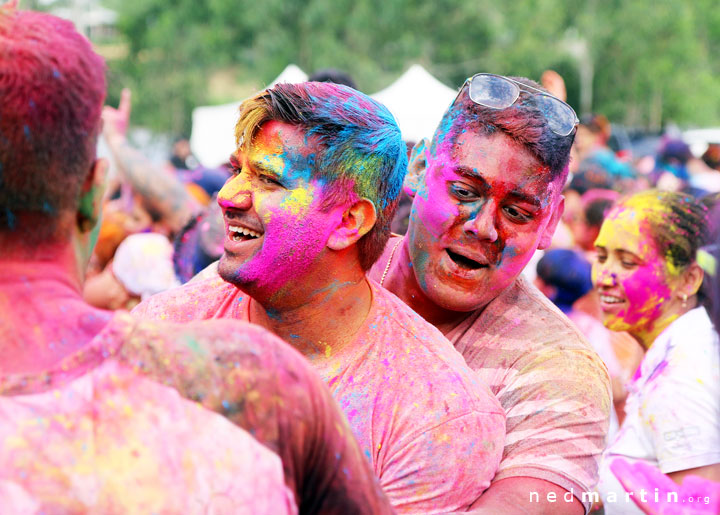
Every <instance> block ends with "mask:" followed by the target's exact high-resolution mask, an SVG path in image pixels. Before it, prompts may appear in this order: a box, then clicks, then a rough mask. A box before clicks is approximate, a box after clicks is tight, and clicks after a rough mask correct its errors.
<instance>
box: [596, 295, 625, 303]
mask: <svg viewBox="0 0 720 515" xmlns="http://www.w3.org/2000/svg"><path fill="white" fill-rule="evenodd" d="M600 302H602V303H603V304H622V303H623V302H625V301H624V300H623V299H621V298H620V297H615V296H614V295H606V294H604V293H601V294H600Z"/></svg>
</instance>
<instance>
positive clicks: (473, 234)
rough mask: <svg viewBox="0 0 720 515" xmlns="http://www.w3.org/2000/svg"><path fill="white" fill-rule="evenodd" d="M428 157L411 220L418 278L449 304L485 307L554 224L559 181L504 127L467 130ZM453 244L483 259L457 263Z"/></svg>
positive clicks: (457, 249) (434, 298)
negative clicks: (502, 130) (464, 265)
mask: <svg viewBox="0 0 720 515" xmlns="http://www.w3.org/2000/svg"><path fill="white" fill-rule="evenodd" d="M426 159H427V168H426V169H425V170H424V175H423V176H422V177H421V178H419V179H418V183H419V184H418V186H417V192H416V194H415V199H414V202H413V207H412V212H411V215H410V224H409V228H408V237H409V253H410V258H411V260H412V264H413V271H414V273H415V278H416V280H417V282H418V284H419V285H420V287H421V288H422V290H423V291H424V292H425V294H426V295H427V296H428V297H429V298H430V299H431V300H432V301H433V302H435V303H436V304H438V305H440V306H443V307H445V308H446V309H451V310H454V311H470V310H474V309H477V308H480V307H482V306H484V305H486V304H487V303H488V302H489V301H490V300H492V299H493V298H494V297H495V296H496V295H497V294H498V292H499V291H502V290H504V289H505V288H507V287H508V286H509V285H510V284H511V283H512V281H513V280H514V279H515V277H517V275H518V274H519V273H520V271H521V270H522V269H523V267H524V266H525V265H526V264H527V262H528V261H529V259H530V257H531V256H532V254H533V252H534V251H535V249H536V248H537V247H538V244H540V243H541V241H542V238H544V236H545V233H546V231H547V232H549V233H550V234H552V231H554V224H553V225H551V224H550V221H551V219H552V215H553V213H554V211H555V206H556V205H557V204H556V203H555V202H556V199H557V194H556V193H557V187H558V186H557V184H555V183H554V182H550V183H548V179H549V176H550V175H549V170H548V169H547V168H546V167H544V166H542V165H541V164H540V163H539V162H538V161H537V159H536V158H535V157H534V156H533V155H532V154H531V153H530V152H529V151H528V150H527V149H526V148H525V147H524V146H523V145H521V144H520V143H517V142H516V141H514V140H512V139H510V138H509V137H508V136H506V135H504V134H499V133H498V134H495V135H492V136H486V135H482V134H478V133H475V132H472V131H465V132H462V133H461V134H459V135H458V136H457V138H456V140H452V141H444V142H443V143H442V144H438V145H436V147H435V155H430V153H429V152H428V153H427V154H426ZM448 250H449V251H450V252H452V253H453V254H460V255H462V256H464V257H467V258H470V259H471V260H473V261H475V262H477V263H479V264H480V266H479V267H477V266H475V268H473V269H472V270H468V269H462V268H461V269H458V267H456V266H454V265H453V262H455V263H457V260H456V259H455V258H454V257H453V254H451V253H450V252H448ZM471 267H472V265H471Z"/></svg>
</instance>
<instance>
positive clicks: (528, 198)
mask: <svg viewBox="0 0 720 515" xmlns="http://www.w3.org/2000/svg"><path fill="white" fill-rule="evenodd" d="M508 196H509V197H515V198H516V199H518V200H519V201H520V202H525V203H526V204H530V205H532V206H535V207H540V206H541V205H542V202H541V201H540V199H539V198H538V197H536V196H535V195H528V194H527V193H524V192H522V191H519V190H513V191H511V192H510V193H509V194H508Z"/></svg>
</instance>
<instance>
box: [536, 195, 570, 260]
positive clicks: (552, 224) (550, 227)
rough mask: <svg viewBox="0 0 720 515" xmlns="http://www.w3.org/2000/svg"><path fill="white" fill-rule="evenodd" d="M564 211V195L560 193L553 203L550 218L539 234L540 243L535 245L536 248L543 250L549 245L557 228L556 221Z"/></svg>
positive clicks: (558, 220)
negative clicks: (555, 202) (554, 203)
mask: <svg viewBox="0 0 720 515" xmlns="http://www.w3.org/2000/svg"><path fill="white" fill-rule="evenodd" d="M564 211H565V197H564V196H562V195H560V198H559V199H558V201H557V204H556V205H555V209H554V210H553V213H552V215H550V220H549V221H548V223H547V225H546V226H545V229H544V230H543V233H542V235H541V236H540V243H539V244H538V247H537V248H538V249H540V250H545V249H546V248H548V247H550V244H551V243H552V238H553V235H554V234H555V229H557V225H558V222H560V220H561V219H562V215H563V212H564Z"/></svg>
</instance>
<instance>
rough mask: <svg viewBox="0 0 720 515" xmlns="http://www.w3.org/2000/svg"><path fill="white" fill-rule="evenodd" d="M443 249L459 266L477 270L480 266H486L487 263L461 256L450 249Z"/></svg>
mask: <svg viewBox="0 0 720 515" xmlns="http://www.w3.org/2000/svg"><path fill="white" fill-rule="evenodd" d="M445 251H446V252H447V253H448V256H450V259H452V260H453V262H454V263H455V264H456V265H458V266H459V267H461V268H465V269H466V270H479V269H481V268H487V267H488V265H484V264H482V263H478V262H477V261H475V260H473V259H470V258H469V257H465V256H461V255H460V254H457V253H455V252H453V251H452V250H450V249H445Z"/></svg>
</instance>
